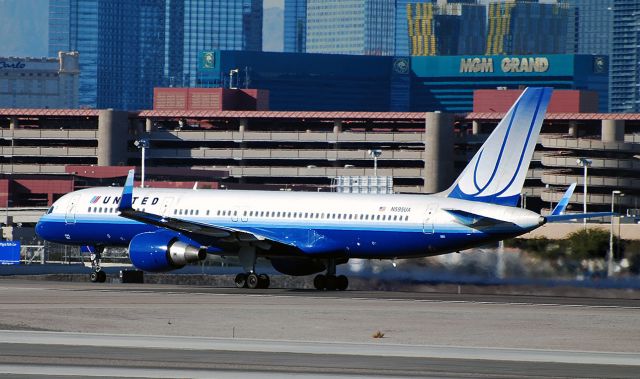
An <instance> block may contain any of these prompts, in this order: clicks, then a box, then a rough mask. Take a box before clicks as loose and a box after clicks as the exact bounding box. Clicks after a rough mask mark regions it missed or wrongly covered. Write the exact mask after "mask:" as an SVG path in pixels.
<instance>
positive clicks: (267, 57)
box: [198, 50, 409, 111]
mask: <svg viewBox="0 0 640 379" xmlns="http://www.w3.org/2000/svg"><path fill="white" fill-rule="evenodd" d="M210 55H213V57H212V58H207V57H208V56H210ZM201 57H202V58H201V60H200V64H199V72H198V86H199V87H229V78H230V75H229V74H230V72H231V71H232V70H238V73H237V74H234V75H232V76H231V77H232V79H231V80H232V85H231V86H232V87H238V88H258V89H267V90H269V108H270V109H271V110H294V111H295V110H317V111H329V110H342V111H372V110H378V111H388V110H390V108H391V105H390V104H391V103H390V101H391V100H390V86H391V70H392V57H372V56H362V55H335V54H310V53H272V52H257V53H256V52H247V51H219V50H218V51H212V52H203V53H202V55H201ZM236 75H237V76H236ZM404 75H405V76H406V77H408V76H409V72H408V71H405V72H404ZM407 84H408V81H407ZM407 91H408V86H407V88H406V91H405V92H407Z"/></svg>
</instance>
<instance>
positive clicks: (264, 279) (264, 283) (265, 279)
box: [258, 274, 271, 288]
mask: <svg viewBox="0 0 640 379" xmlns="http://www.w3.org/2000/svg"><path fill="white" fill-rule="evenodd" d="M270 284H271V279H269V275H267V274H260V275H258V288H269V285H270Z"/></svg>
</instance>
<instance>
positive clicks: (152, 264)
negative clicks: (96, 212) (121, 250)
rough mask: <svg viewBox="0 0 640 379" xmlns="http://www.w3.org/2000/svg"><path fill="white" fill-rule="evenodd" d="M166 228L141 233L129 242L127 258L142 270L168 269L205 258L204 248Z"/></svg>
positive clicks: (159, 270) (157, 270)
mask: <svg viewBox="0 0 640 379" xmlns="http://www.w3.org/2000/svg"><path fill="white" fill-rule="evenodd" d="M195 245H196V244H195V243H193V242H192V241H190V240H189V239H187V238H186V237H184V236H181V235H179V234H177V233H174V232H171V231H168V230H159V231H155V232H148V233H141V234H138V235H136V236H135V237H133V238H132V239H131V242H130V243H129V258H130V259H131V263H133V265H134V266H136V268H138V269H140V270H143V271H155V272H161V271H169V270H175V269H178V268H182V267H184V266H185V265H186V264H187V263H192V262H197V261H201V260H203V259H205V258H206V256H207V252H206V250H205V249H201V248H200V247H197V246H195Z"/></svg>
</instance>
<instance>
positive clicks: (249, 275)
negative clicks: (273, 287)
mask: <svg viewBox="0 0 640 379" xmlns="http://www.w3.org/2000/svg"><path fill="white" fill-rule="evenodd" d="M235 283H236V287H238V288H251V289H256V288H269V284H271V279H269V275H267V274H256V273H255V272H246V273H240V274H238V275H236V278H235Z"/></svg>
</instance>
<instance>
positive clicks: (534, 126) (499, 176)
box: [442, 88, 552, 206]
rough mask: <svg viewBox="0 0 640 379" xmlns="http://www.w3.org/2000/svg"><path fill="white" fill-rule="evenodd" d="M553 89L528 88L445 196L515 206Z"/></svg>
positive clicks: (444, 193)
mask: <svg viewBox="0 0 640 379" xmlns="http://www.w3.org/2000/svg"><path fill="white" fill-rule="evenodd" d="M551 92H552V89H551V88H527V89H525V90H524V92H523V93H522V95H520V97H519V98H518V100H517V101H516V102H515V103H514V104H513V106H512V107H511V109H509V112H507V114H506V115H505V117H504V118H503V119H502V121H500V123H499V124H498V126H497V127H496V128H495V130H494V131H493V133H491V135H490V136H489V138H487V140H486V141H485V143H484V144H483V145H482V147H480V150H478V152H477V153H476V155H474V157H473V159H471V161H470V162H469V164H468V165H467V167H466V168H465V169H464V171H463V172H462V174H460V176H459V177H458V179H457V180H456V181H455V183H454V184H453V185H452V186H451V188H449V189H448V190H446V191H445V192H443V193H442V195H445V196H448V197H451V198H457V199H464V200H471V201H480V202H485V203H492V204H499V205H507V206H516V205H517V203H518V199H519V198H520V192H521V191H522V186H523V184H524V180H525V177H526V176H527V170H528V169H529V162H530V161H531V157H532V156H533V150H534V149H535V146H536V143H537V141H538V135H539V134H540V128H541V127H542V121H543V120H544V115H545V113H546V111H547V105H548V104H549V99H550V98H551Z"/></svg>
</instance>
